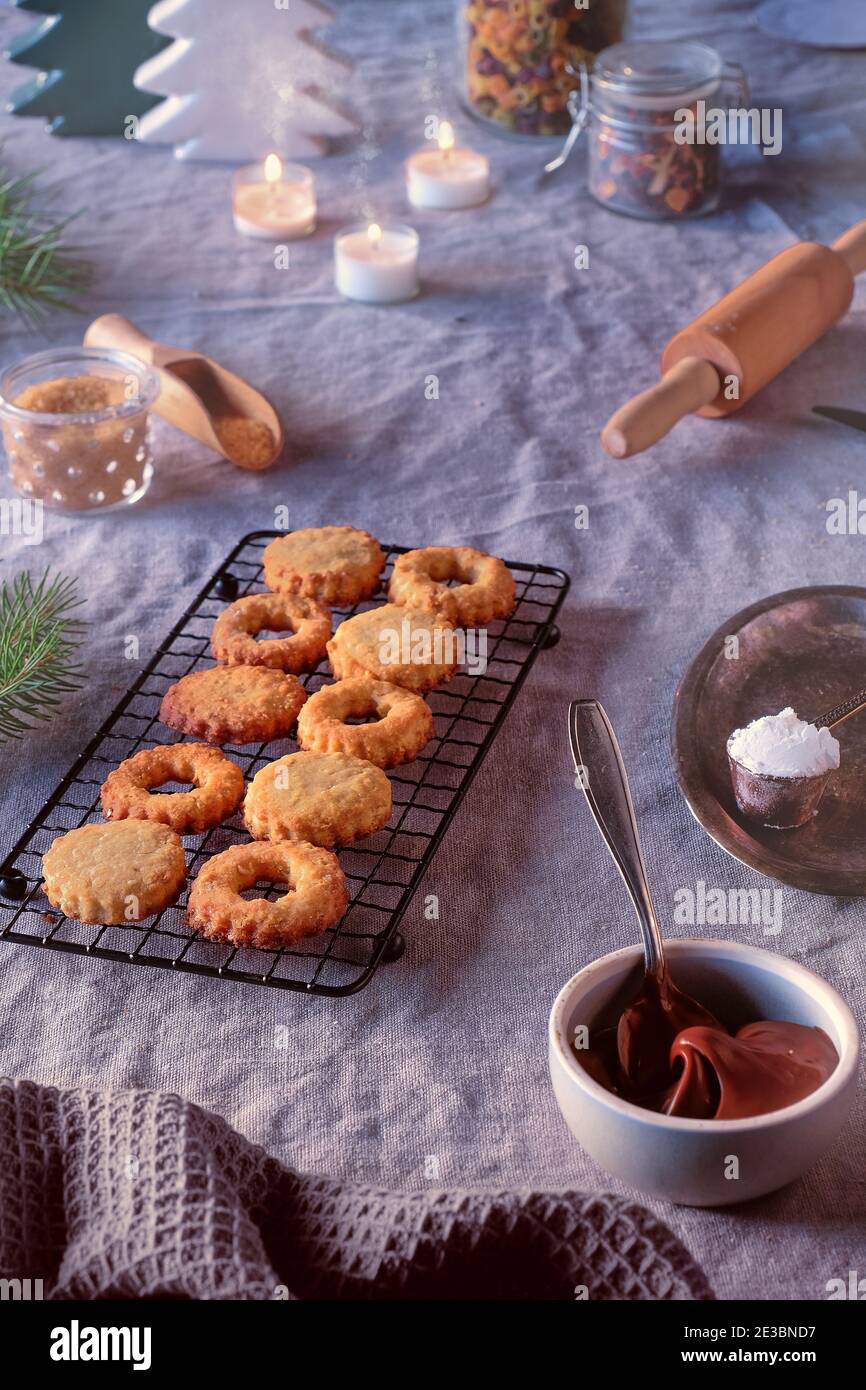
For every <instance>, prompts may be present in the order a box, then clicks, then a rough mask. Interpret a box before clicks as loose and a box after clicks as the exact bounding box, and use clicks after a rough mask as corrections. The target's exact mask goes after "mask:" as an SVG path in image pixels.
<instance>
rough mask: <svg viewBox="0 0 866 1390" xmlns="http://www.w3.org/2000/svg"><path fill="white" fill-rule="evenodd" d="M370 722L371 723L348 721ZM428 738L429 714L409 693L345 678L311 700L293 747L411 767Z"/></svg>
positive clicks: (301, 717)
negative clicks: (298, 745)
mask: <svg viewBox="0 0 866 1390" xmlns="http://www.w3.org/2000/svg"><path fill="white" fill-rule="evenodd" d="M370 716H372V722H370V723H366V724H350V723H349V722H348V721H349V720H350V719H364V718H366V717H370ZM432 737H433V712H432V710H431V709H430V706H429V705H428V704H427V701H426V700H425V699H424V698H423V697H422V696H421V695H416V694H415V692H414V691H412V690H405V689H403V687H402V686H399V685H392V684H391V683H390V682H389V681H374V680H368V678H367V677H366V676H347V677H346V679H345V680H341V681H335V682H334V684H333V685H323V686H322V688H321V690H317V691H316V693H315V695H311V696H310V698H309V700H308V701H307V703H306V704H305V705H304V708H303V709H302V710H301V713H300V715H299V717H298V742H299V743H300V745H301V747H302V748H306V749H309V750H311V751H313V752H316V753H351V754H352V756H353V757H356V758H366V759H367V761H368V762H371V763H375V764H376V766H377V767H396V766H397V765H398V764H399V763H411V762H412V760H413V759H414V758H417V756H418V754H419V753H420V752H421V750H422V748H424V747H425V745H426V744H427V743H429V741H430V739H431V738H432Z"/></svg>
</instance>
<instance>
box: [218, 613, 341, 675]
mask: <svg viewBox="0 0 866 1390" xmlns="http://www.w3.org/2000/svg"><path fill="white" fill-rule="evenodd" d="M265 631H270V632H287V631H288V632H291V636H288V637H267V638H263V639H262V640H261V641H257V640H256V637H257V634H258V633H260V632H265ZM330 635H331V614H330V610H329V609H327V608H326V607H325V606H324V605H323V604H321V603H316V602H315V600H314V599H309V598H304V597H302V596H301V595H300V594H247V596H246V597H245V598H239V599H236V600H235V602H234V603H230V604H229V606H228V608H224V609H223V611H222V613H220V615H219V617H218V618H217V620H216V622H215V623H214V626H213V632H212V633H211V648H212V650H213V654H214V656H215V657H216V659H217V661H218V662H219V663H220V665H222V666H272V667H274V668H275V669H276V670H278V671H291V672H293V673H294V674H295V675H297V673H298V672H299V671H314V670H315V669H316V667H317V666H318V664H319V662H320V661H321V660H322V659H323V657H324V655H325V649H326V647H327V644H328V638H329V637H330Z"/></svg>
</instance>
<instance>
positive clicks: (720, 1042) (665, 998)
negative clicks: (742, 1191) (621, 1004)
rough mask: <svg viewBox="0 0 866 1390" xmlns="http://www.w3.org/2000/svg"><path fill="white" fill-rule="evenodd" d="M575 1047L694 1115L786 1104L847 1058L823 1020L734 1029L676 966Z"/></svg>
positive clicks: (589, 1064) (668, 1108) (647, 1103)
mask: <svg viewBox="0 0 866 1390" xmlns="http://www.w3.org/2000/svg"><path fill="white" fill-rule="evenodd" d="M575 1056H576V1057H577V1059H578V1061H579V1062H580V1063H581V1065H582V1066H583V1067H584V1068H585V1070H586V1071H587V1072H588V1073H589V1075H590V1076H591V1077H592V1078H593V1080H594V1081H597V1082H598V1083H599V1085H600V1086H604V1087H605V1089H606V1090H608V1091H611V1092H613V1094H614V1095H618V1096H621V1097H622V1098H623V1100H629V1101H631V1102H632V1103H633V1104H635V1105H640V1106H642V1107H643V1108H644V1109H645V1110H656V1111H660V1112H661V1113H662V1114H665V1115H679V1116H684V1117H687V1118H689V1119H695V1120H740V1119H745V1118H746V1117H747V1116H749V1115H767V1114H769V1113H770V1112H771V1111H773V1110H781V1109H782V1108H783V1107H784V1106H786V1105H793V1104H794V1103H795V1102H796V1101H798V1100H803V1099H804V1097H805V1096H809V1095H811V1094H812V1092H813V1091H816V1090H817V1089H818V1087H819V1086H821V1085H822V1084H823V1083H824V1082H825V1081H826V1080H827V1078H828V1077H829V1076H830V1075H831V1074H832V1072H833V1071H834V1070H835V1068H836V1066H837V1064H838V1061H839V1054H838V1053H837V1051H836V1049H835V1047H834V1046H833V1044H832V1042H831V1041H830V1039H829V1038H828V1036H827V1034H826V1033H825V1032H824V1031H823V1029H821V1028H810V1027H806V1026H804V1025H803V1024H800V1023H783V1022H777V1021H771V1020H763V1021H761V1022H756V1023H747V1024H746V1025H745V1027H742V1028H739V1029H738V1030H737V1032H736V1033H732V1032H731V1030H730V1029H729V1028H727V1027H726V1026H725V1025H724V1024H723V1023H720V1022H719V1021H718V1019H716V1018H715V1017H714V1016H713V1015H712V1014H711V1013H709V1012H708V1011H707V1010H706V1009H704V1008H703V1007H702V1006H701V1005H700V1004H697V1003H696V1002H695V1001H694V1000H693V999H690V998H689V996H688V995H686V994H683V993H682V992H681V991H680V990H678V989H677V988H676V986H675V985H674V984H673V982H672V981H671V979H670V977H669V976H667V975H662V976H661V977H660V978H657V977H655V976H648V977H647V979H646V980H645V982H644V985H643V986H642V988H641V990H640V992H639V994H638V995H637V997H636V998H635V1000H634V1001H633V1002H632V1003H631V1004H629V1005H628V1007H627V1008H626V1009H624V1010H623V1013H622V1015H621V1016H620V1019H619V1021H618V1023H617V1025H616V1027H613V1028H604V1029H602V1030H600V1031H599V1032H598V1033H596V1035H595V1036H594V1038H593V1040H592V1042H591V1045H590V1047H589V1048H587V1049H580V1048H577V1047H576V1048H575Z"/></svg>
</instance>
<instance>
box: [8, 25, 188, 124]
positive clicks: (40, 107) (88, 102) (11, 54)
mask: <svg viewBox="0 0 866 1390" xmlns="http://www.w3.org/2000/svg"><path fill="white" fill-rule="evenodd" d="M14 3H15V4H16V5H17V6H18V8H19V9H21V10H32V11H34V12H35V13H37V14H41V15H44V16H45V18H44V19H43V21H42V23H41V24H39V25H38V26H37V27H36V28H35V29H32V30H30V31H28V32H27V33H25V34H22V35H21V37H20V38H18V39H17V40H16V41H15V42H14V43H13V44H12V46H11V48H10V49H9V51H8V53H7V55H6V56H7V57H8V58H9V59H10V60H11V62H13V63H21V64H23V65H24V66H26V67H34V68H40V69H41V71H40V73H39V75H38V77H35V78H34V79H33V80H32V81H31V82H27V83H25V84H24V86H22V87H18V88H16V90H15V91H14V92H13V93H12V96H11V99H10V103H9V109H10V110H11V111H13V112H14V113H15V114H16V115H18V116H43V117H45V119H46V120H47V122H48V129H49V130H51V131H52V132H53V133H54V134H55V135H121V136H122V135H126V134H128V130H129V128H128V121H129V117H130V116H143V115H144V113H145V111H149V110H150V108H151V106H154V105H155V104H156V103H157V102H158V101H159V97H158V96H152V95H150V94H148V93H147V92H139V91H137V90H136V88H135V87H134V85H133V81H132V76H133V73H134V72H135V70H136V68H137V67H139V66H140V64H141V63H143V62H144V60H145V59H146V58H151V57H153V55H154V54H156V53H159V52H160V51H161V50H162V49H163V48H165V46H166V44H168V43H170V42H171V40H170V39H169V38H167V37H166V36H165V35H162V34H156V33H154V32H153V30H152V29H150V28H148V24H147V15H148V11H149V10H150V9H151V7H152V5H153V0H14ZM133 133H134V132H133Z"/></svg>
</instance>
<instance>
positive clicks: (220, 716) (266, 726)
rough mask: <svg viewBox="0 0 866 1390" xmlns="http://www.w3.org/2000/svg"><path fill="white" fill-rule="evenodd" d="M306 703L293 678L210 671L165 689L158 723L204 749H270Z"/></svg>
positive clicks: (261, 671)
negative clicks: (221, 745) (219, 746)
mask: <svg viewBox="0 0 866 1390" xmlns="http://www.w3.org/2000/svg"><path fill="white" fill-rule="evenodd" d="M306 698H307V692H306V690H305V689H304V687H303V686H302V685H301V682H300V681H299V680H298V678H297V676H288V675H285V674H284V673H283V672H282V671H271V670H269V669H268V668H267V667H266V666H211V667H209V668H208V669H207V670H206V671H193V672H192V673H191V674H190V675H188V676H183V677H181V679H180V680H179V681H177V682H176V683H175V684H174V685H171V686H169V688H168V690H167V691H166V692H165V695H164V696H163V700H162V705H161V707H160V711H159V717H160V719H161V720H162V722H163V724H167V725H168V726H169V728H170V729H177V730H178V731H179V732H180V733H182V734H195V735H196V737H198V738H204V739H207V741H208V743H270V741H271V739H274V738H282V737H283V736H284V735H285V734H287V733H288V732H289V730H290V729H291V728H292V726H293V724H294V722H295V720H296V719H297V717H298V713H299V711H300V708H301V705H302V704H303V703H304V701H305V700H306Z"/></svg>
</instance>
